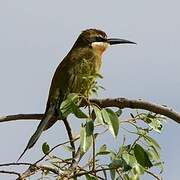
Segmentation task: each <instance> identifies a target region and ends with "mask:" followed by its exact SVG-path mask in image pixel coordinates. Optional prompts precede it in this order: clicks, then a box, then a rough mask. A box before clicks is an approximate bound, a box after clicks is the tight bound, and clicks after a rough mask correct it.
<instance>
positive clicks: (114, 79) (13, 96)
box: [0, 0, 180, 180]
mask: <svg viewBox="0 0 180 180" xmlns="http://www.w3.org/2000/svg"><path fill="white" fill-rule="evenodd" d="M179 6H180V3H179V1H178V0H171V1H170V0H169V1H168V0H159V1H157V0H151V1H144V0H136V1H131V0H126V1H123V0H119V1H102V0H99V1H96V0H91V1H84V0H76V1H70V0H66V1H59V0H54V1H48V0H38V1H37V0H31V1H24V0H16V1H13V0H11V1H10V0H4V1H3V0H0V115H9V114H17V113H43V112H44V109H45V105H46V100H47V95H48V90H49V86H50V82H51V78H52V75H53V73H54V71H55V69H56V67H57V65H58V64H59V62H60V61H61V60H62V58H63V57H64V56H65V55H66V54H67V52H68V51H69V50H70V48H71V46H72V44H73V43H74V41H75V40H76V38H77V36H78V35H79V33H80V32H81V31H82V30H84V29H87V28H98V29H102V30H104V31H105V32H106V33H107V34H108V36H109V37H119V38H124V39H128V40H132V41H135V42H137V43H138V44H137V45H136V46H132V45H129V46H127V45H125V46H113V47H110V48H109V49H108V50H107V52H106V53H105V54H104V60H103V61H104V62H103V67H102V74H103V76H104V79H103V80H102V81H101V84H102V85H103V86H104V87H105V88H106V91H104V92H103V91H102V92H101V93H100V94H99V96H100V97H127V98H133V99H138V98H142V99H144V100H148V101H152V102H155V103H159V104H166V105H168V106H170V107H172V108H174V109H176V110H177V111H179V112H180V100H179V99H180V98H179V97H180V95H179V93H180V61H179V59H180V53H179V42H180V21H179V17H180V11H179ZM74 124H76V123H74ZM37 125H38V122H35V121H24V122H23V121H21V122H20V121H18V122H11V123H9V122H8V123H1V124H0V143H1V148H0V164H1V163H8V162H14V161H15V160H17V158H18V156H19V155H20V153H21V152H22V150H23V149H24V147H25V146H26V143H27V141H28V140H29V137H30V136H31V135H32V133H33V132H34V131H35V129H36V127H37ZM75 128H76V129H78V128H79V126H76V127H75ZM179 134H180V127H179V125H178V124H177V123H175V122H174V121H172V120H169V119H168V121H167V124H166V127H165V129H164V131H163V133H162V134H160V135H159V134H155V135H154V137H155V138H156V139H157V141H158V142H159V143H160V145H161V147H162V159H163V160H164V161H165V170H164V173H163V177H164V179H167V180H168V179H171V180H177V179H178V178H179V170H180V169H179V161H180V156H179V154H180V141H179ZM64 136H65V131H64V130H63V126H61V124H60V123H57V124H56V125H55V126H54V127H53V128H52V129H50V130H49V131H48V132H46V133H44V134H43V135H42V137H41V138H40V140H39V141H38V143H37V144H36V146H35V147H34V148H33V149H31V150H30V151H28V153H27V154H25V156H24V158H23V161H31V162H34V161H35V160H36V159H38V158H40V157H41V155H42V154H41V150H40V147H41V144H42V143H43V142H44V141H48V142H49V143H50V144H51V145H52V146H53V145H55V144H57V143H59V142H61V141H62V138H63V137H64ZM2 178H4V179H12V176H2V175H1V174H0V179H2ZM142 179H143V178H142ZM145 179H146V180H147V179H148V180H151V179H152V177H146V178H144V180H145Z"/></svg>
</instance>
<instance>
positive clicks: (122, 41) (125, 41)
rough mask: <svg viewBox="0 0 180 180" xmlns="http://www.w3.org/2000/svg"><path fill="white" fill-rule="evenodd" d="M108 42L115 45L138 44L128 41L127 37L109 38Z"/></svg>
mask: <svg viewBox="0 0 180 180" xmlns="http://www.w3.org/2000/svg"><path fill="white" fill-rule="evenodd" d="M108 43H109V44H110V45H114V44H136V43H135V42H132V41H128V40H125V39H118V38H110V39H108Z"/></svg>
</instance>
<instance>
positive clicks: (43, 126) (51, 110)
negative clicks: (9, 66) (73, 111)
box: [17, 107, 55, 161]
mask: <svg viewBox="0 0 180 180" xmlns="http://www.w3.org/2000/svg"><path fill="white" fill-rule="evenodd" d="M54 114H55V108H54V107H52V108H49V109H48V111H46V113H45V115H44V117H43V119H42V120H41V122H40V123H39V125H38V127H37V129H36V131H35V133H34V134H33V135H32V136H31V138H30V140H29V142H28V144H27V146H26V148H25V149H24V151H23V153H22V154H21V155H20V157H19V158H18V160H17V161H19V160H20V159H21V158H22V156H23V155H24V154H25V152H26V151H27V150H28V149H30V148H32V147H33V146H34V144H35V143H36V141H37V140H38V139H39V137H40V135H41V134H42V132H43V131H44V130H45V129H46V126H47V125H48V124H49V121H50V120H51V119H52V118H53V119H54Z"/></svg>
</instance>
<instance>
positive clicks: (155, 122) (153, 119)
mask: <svg viewBox="0 0 180 180" xmlns="http://www.w3.org/2000/svg"><path fill="white" fill-rule="evenodd" d="M143 120H144V121H145V122H146V123H147V124H148V125H149V126H150V127H151V128H152V129H153V130H154V131H156V132H158V133H160V132H161V131H162V127H163V126H162V123H161V121H160V119H159V117H157V115H156V114H152V113H149V114H147V115H145V116H144V117H143Z"/></svg>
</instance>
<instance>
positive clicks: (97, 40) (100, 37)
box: [95, 36, 107, 42]
mask: <svg viewBox="0 0 180 180" xmlns="http://www.w3.org/2000/svg"><path fill="white" fill-rule="evenodd" d="M95 41H96V42H106V41H107V39H106V38H104V37H102V36H97V37H96V38H95Z"/></svg>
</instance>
